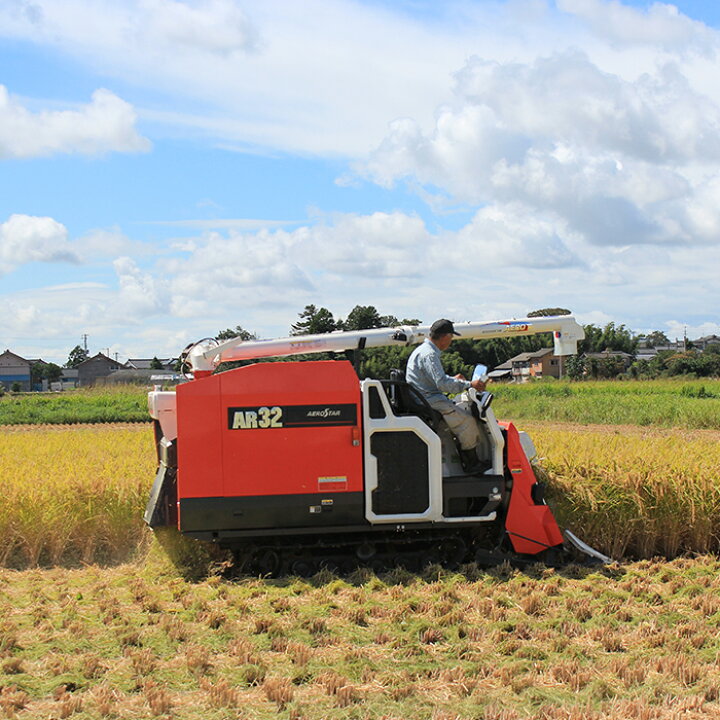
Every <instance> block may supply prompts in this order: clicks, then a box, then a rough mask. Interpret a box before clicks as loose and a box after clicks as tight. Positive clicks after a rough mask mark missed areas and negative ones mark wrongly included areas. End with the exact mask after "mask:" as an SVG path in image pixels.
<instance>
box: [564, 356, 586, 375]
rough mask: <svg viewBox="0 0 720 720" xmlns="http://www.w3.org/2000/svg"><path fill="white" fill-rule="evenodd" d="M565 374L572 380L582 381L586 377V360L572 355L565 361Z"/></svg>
mask: <svg viewBox="0 0 720 720" xmlns="http://www.w3.org/2000/svg"><path fill="white" fill-rule="evenodd" d="M565 374H566V375H567V376H568V377H569V378H570V379H571V380H582V378H583V376H584V375H585V359H584V358H582V357H580V356H579V355H571V356H570V357H569V358H568V359H567V360H566V361H565Z"/></svg>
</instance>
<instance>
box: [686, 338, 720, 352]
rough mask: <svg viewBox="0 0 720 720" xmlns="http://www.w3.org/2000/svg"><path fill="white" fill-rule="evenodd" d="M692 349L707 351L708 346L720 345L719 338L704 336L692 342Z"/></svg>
mask: <svg viewBox="0 0 720 720" xmlns="http://www.w3.org/2000/svg"><path fill="white" fill-rule="evenodd" d="M692 344H693V347H695V348H697V349H698V350H707V348H708V346H709V345H720V337H718V336H717V335H704V336H703V337H701V338H698V339H697V340H693V341H692Z"/></svg>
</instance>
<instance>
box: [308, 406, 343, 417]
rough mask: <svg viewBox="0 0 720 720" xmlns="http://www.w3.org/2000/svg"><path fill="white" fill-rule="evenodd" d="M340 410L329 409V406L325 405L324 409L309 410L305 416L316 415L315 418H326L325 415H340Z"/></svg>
mask: <svg viewBox="0 0 720 720" xmlns="http://www.w3.org/2000/svg"><path fill="white" fill-rule="evenodd" d="M341 414H342V413H341V411H340V410H331V409H330V408H329V407H326V408H325V409H324V410H311V411H310V412H309V413H308V414H307V416H308V417H309V418H311V417H317V418H327V417H340V415H341Z"/></svg>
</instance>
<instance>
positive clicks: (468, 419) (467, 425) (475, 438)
mask: <svg viewBox="0 0 720 720" xmlns="http://www.w3.org/2000/svg"><path fill="white" fill-rule="evenodd" d="M428 402H429V404H430V407H432V408H433V409H434V410H437V411H438V412H440V413H442V416H443V420H444V421H445V422H446V423H447V426H448V427H449V428H450V431H451V432H452V434H453V435H454V436H455V437H456V438H457V439H458V441H459V442H460V447H461V448H462V449H463V450H472V449H473V448H474V447H477V445H478V443H479V442H480V431H479V429H478V426H477V420H475V418H474V417H473V416H472V415H471V414H470V413H469V412H466V411H465V410H463V409H462V408H459V407H458V406H457V405H456V404H455V403H454V402H453V401H452V400H450V398H444V402H443V400H441V399H440V398H437V399H435V398H433V399H431V400H428Z"/></svg>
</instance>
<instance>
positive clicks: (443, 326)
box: [430, 318, 460, 336]
mask: <svg viewBox="0 0 720 720" xmlns="http://www.w3.org/2000/svg"><path fill="white" fill-rule="evenodd" d="M430 334H431V335H458V336H459V335H460V333H459V332H455V328H454V327H453V324H452V321H451V320H447V319H446V318H441V319H440V320H436V321H435V322H434V323H433V324H432V325H431V326H430Z"/></svg>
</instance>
